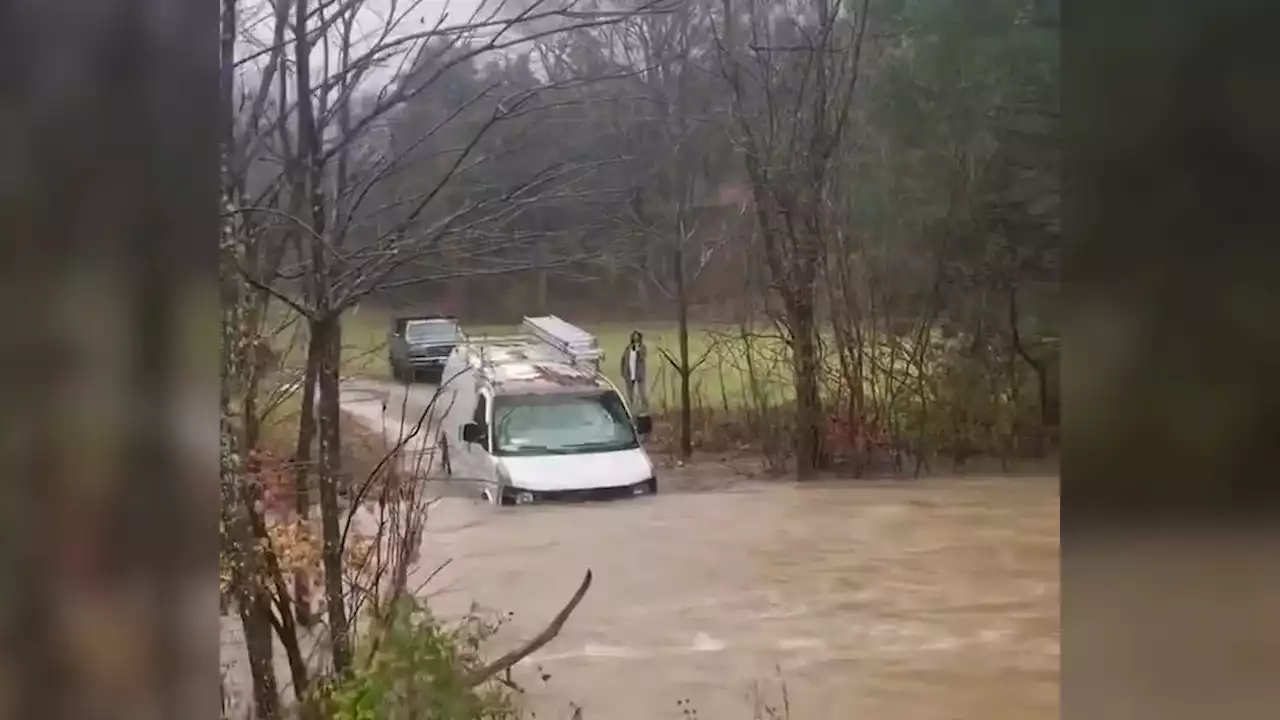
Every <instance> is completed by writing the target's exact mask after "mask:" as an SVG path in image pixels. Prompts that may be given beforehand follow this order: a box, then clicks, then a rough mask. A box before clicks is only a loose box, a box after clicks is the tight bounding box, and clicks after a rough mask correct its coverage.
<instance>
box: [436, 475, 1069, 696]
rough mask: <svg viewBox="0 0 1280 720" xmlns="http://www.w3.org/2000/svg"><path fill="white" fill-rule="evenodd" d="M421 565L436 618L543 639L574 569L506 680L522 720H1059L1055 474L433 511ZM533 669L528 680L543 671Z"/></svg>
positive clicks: (509, 640) (463, 503)
mask: <svg viewBox="0 0 1280 720" xmlns="http://www.w3.org/2000/svg"><path fill="white" fill-rule="evenodd" d="M442 503H443V504H442V505H441V506H440V507H439V508H438V509H437V510H436V512H435V513H434V514H433V517H432V521H431V523H430V525H431V530H430V531H429V533H428V536H427V538H426V541H425V547H424V557H423V560H424V563H423V564H424V566H425V567H427V568H430V567H431V566H432V565H433V563H436V562H440V561H443V560H444V559H446V558H452V563H451V564H450V565H449V567H448V568H447V569H446V570H445V571H443V572H442V573H441V574H440V575H439V576H438V577H437V579H436V580H435V581H434V582H433V583H432V585H431V587H430V588H429V589H428V592H430V593H432V595H433V599H432V606H433V607H434V608H436V609H437V611H439V612H441V613H444V614H446V615H455V614H457V613H459V612H462V611H464V610H465V609H466V608H467V607H468V606H469V605H470V603H472V602H476V603H479V604H480V606H481V607H482V609H486V610H490V611H495V612H504V613H505V612H511V613H514V617H513V618H512V620H511V621H510V623H509V624H508V625H507V626H506V627H505V628H504V630H503V631H502V632H501V633H500V634H499V636H498V638H497V639H496V645H497V646H499V647H502V648H504V649H505V647H508V646H511V645H514V644H515V643H516V642H517V641H518V640H519V639H521V638H527V637H529V636H531V635H532V634H533V633H536V632H537V631H538V630H540V629H541V628H542V627H543V625H545V623H546V622H547V620H548V619H549V618H550V617H551V616H553V615H554V614H555V612H556V611H557V610H559V608H560V607H561V606H562V605H563V604H564V602H565V601H566V600H567V598H568V597H569V595H570V594H571V593H572V592H573V590H574V588H575V587H576V586H577V584H578V582H579V580H580V578H581V577H582V574H583V571H584V570H586V569H587V568H590V569H591V570H592V571H593V573H594V576H595V582H594V584H593V585H592V588H591V590H590V592H589V593H588V594H587V597H586V599H585V600H584V601H583V603H582V605H581V606H580V607H579V608H578V611H577V612H576V613H575V614H574V616H573V617H572V618H571V620H570V621H569V623H568V625H567V626H566V627H565V629H564V630H563V632H562V633H561V634H560V636H559V637H558V638H557V639H556V640H554V641H552V642H551V643H550V644H549V645H548V646H547V647H546V648H544V649H543V650H542V651H540V652H539V653H538V654H536V655H535V656H533V657H532V658H530V659H529V660H528V661H527V662H525V663H524V664H523V665H522V666H521V667H520V669H519V671H518V672H517V673H515V675H514V678H515V679H516V680H517V681H519V682H520V683H521V684H523V685H524V686H525V687H526V688H527V689H528V696H527V701H528V704H529V707H530V709H533V710H535V711H537V714H538V717H567V716H568V714H567V712H565V710H564V709H565V708H566V707H567V703H568V701H570V700H572V701H574V702H576V703H578V704H579V705H581V706H582V707H583V709H584V716H585V717H586V718H592V717H597V718H610V719H611V720H624V719H627V718H645V719H646V720H652V719H654V718H663V717H669V718H681V717H682V715H681V709H680V708H679V707H677V702H678V701H681V700H686V699H687V700H688V701H690V702H691V704H692V705H693V706H694V707H695V708H696V709H697V710H698V716H699V717H702V718H727V719H732V718H750V717H752V715H751V712H752V705H753V701H752V699H751V693H752V688H753V686H757V684H758V688H757V690H758V692H759V693H760V695H761V697H762V699H763V700H765V701H767V702H769V703H770V704H773V705H780V704H781V698H782V694H781V693H782V690H781V686H782V684H783V683H785V689H786V697H787V700H788V704H789V706H790V710H791V713H790V715H791V717H792V718H796V720H807V719H809V718H823V719H827V718H893V719H894V720H912V719H916V718H919V719H921V720H924V719H926V718H928V719H935V718H936V719H939V720H940V719H943V718H957V719H960V718H972V719H975V720H1000V719H1001V718H1009V719H1010V720H1036V719H1037V718H1056V717H1057V716H1058V648H1059V643H1058V486H1057V482H1056V481H1055V480H1052V479H1017V480H1008V479H993V480H929V481H916V482H909V483H898V484H879V485H862V486H850V485H847V484H846V485H839V484H824V485H815V486H804V487H796V486H793V485H752V486H745V487H739V488H737V489H732V490H721V491H716V492H702V493H667V494H660V495H658V496H655V497H648V498H639V499H633V500H623V501H618V502H613V503H602V504H582V505H557V506H535V507H522V508H493V507H490V506H486V505H483V504H479V503H474V502H472V501H469V500H464V499H460V498H450V499H447V500H444V501H442ZM543 674H546V675H550V678H549V679H548V680H546V681H545V682H543V681H542V680H541V679H540V676H541V675H543Z"/></svg>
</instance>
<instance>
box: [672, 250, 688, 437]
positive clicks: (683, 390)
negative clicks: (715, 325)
mask: <svg viewBox="0 0 1280 720" xmlns="http://www.w3.org/2000/svg"><path fill="white" fill-rule="evenodd" d="M673 255H674V257H673V260H674V263H675V270H674V272H675V281H676V283H675V285H676V324H677V334H678V335H679V342H680V457H681V458H682V459H684V460H688V459H689V458H691V457H693V408H692V398H691V397H690V394H689V375H690V373H691V372H692V370H691V368H690V367H689V297H688V290H687V289H686V287H685V277H684V243H683V242H680V243H677V244H676V248H675V252H674V253H673Z"/></svg>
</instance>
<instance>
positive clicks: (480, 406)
mask: <svg viewBox="0 0 1280 720" xmlns="http://www.w3.org/2000/svg"><path fill="white" fill-rule="evenodd" d="M488 404H489V401H488V399H487V398H485V396H484V395H480V396H479V397H477V398H476V412H475V414H474V415H472V416H471V420H472V422H474V423H476V424H477V425H484V424H485V422H486V420H485V418H486V417H487V416H488V414H489V408H488Z"/></svg>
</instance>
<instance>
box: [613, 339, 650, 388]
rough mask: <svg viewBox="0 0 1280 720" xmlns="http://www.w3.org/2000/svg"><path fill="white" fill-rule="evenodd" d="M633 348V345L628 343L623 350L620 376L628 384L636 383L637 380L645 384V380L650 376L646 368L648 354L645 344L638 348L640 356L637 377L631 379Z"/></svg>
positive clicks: (637, 362)
mask: <svg viewBox="0 0 1280 720" xmlns="http://www.w3.org/2000/svg"><path fill="white" fill-rule="evenodd" d="M631 348H632V345H631V343H627V346H626V347H625V348H623V349H622V364H621V366H620V369H619V375H621V376H622V379H623V380H624V381H626V382H635V381H637V380H638V381H640V382H644V381H645V379H646V378H647V377H648V376H649V373H648V372H647V369H646V367H645V355H646V354H647V351H646V349H645V346H644V343H640V347H639V348H638V350H639V355H638V356H637V357H636V376H635V377H631Z"/></svg>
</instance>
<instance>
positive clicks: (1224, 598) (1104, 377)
mask: <svg viewBox="0 0 1280 720" xmlns="http://www.w3.org/2000/svg"><path fill="white" fill-rule="evenodd" d="M1062 20H1063V48H1064V50H1063V52H1064V56H1063V68H1064V72H1063V79H1064V87H1063V93H1064V96H1063V103H1062V106H1063V108H1064V145H1063V148H1064V150H1065V157H1066V159H1067V163H1066V168H1067V170H1066V175H1065V177H1064V199H1065V202H1064V207H1065V210H1064V212H1065V217H1064V228H1065V229H1066V234H1067V238H1068V240H1067V242H1068V248H1069V249H1068V261H1067V264H1066V270H1065V273H1064V275H1065V276H1064V278H1063V287H1064V292H1065V293H1066V296H1065V299H1066V300H1067V303H1066V307H1067V308H1068V310H1069V312H1070V315H1071V318H1070V322H1069V324H1068V327H1067V331H1066V335H1065V337H1066V340H1065V342H1064V348H1065V352H1066V354H1067V355H1066V363H1065V365H1064V368H1065V371H1064V373H1063V383H1064V388H1063V390H1064V393H1063V395H1064V398H1065V399H1064V416H1063V417H1064V427H1065V435H1064V445H1065V448H1066V452H1065V453H1064V461H1063V470H1062V472H1063V483H1062V488H1063V490H1062V561H1063V564H1062V592H1063V598H1062V683H1063V686H1062V700H1063V715H1062V716H1063V717H1064V718H1068V719H1069V720H1109V719H1110V718H1124V719H1125V720H1145V719H1146V718H1161V719H1162V720H1172V719H1173V718H1204V717H1230V718H1254V717H1256V718H1263V717H1268V718H1270V717H1276V714H1277V711H1278V710H1280V683H1277V682H1276V679H1277V678H1280V615H1278V614H1277V613H1275V612H1273V611H1266V610H1264V608H1273V609H1274V608H1280V573H1278V572H1277V570H1278V569H1280V564H1278V563H1277V560H1278V559H1280V542H1277V539H1278V538H1280V524H1277V521H1278V520H1280V517H1278V516H1277V513H1276V509H1277V502H1276V499H1277V494H1278V491H1280V463H1277V459H1278V458H1277V454H1278V450H1280V442H1278V441H1280V386H1278V385H1277V378H1280V340H1278V339H1280V316H1278V315H1277V311H1278V310H1280V82H1278V78H1280V53H1277V49H1278V48H1280V43H1278V42H1277V39H1278V38H1280V36H1278V35H1277V32H1276V29H1277V28H1280V4H1277V3H1266V2H1257V1H1256V0H1255V1H1254V2H1246V1H1244V0H1216V1H1213V0H1204V1H1200V2H1167V1H1166V2H1155V1H1152V0H1144V1H1131V2H1124V3H1113V2H1104V1H1102V0H1095V1H1092V2H1071V3H1065V4H1064V7H1063V10H1062Z"/></svg>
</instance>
